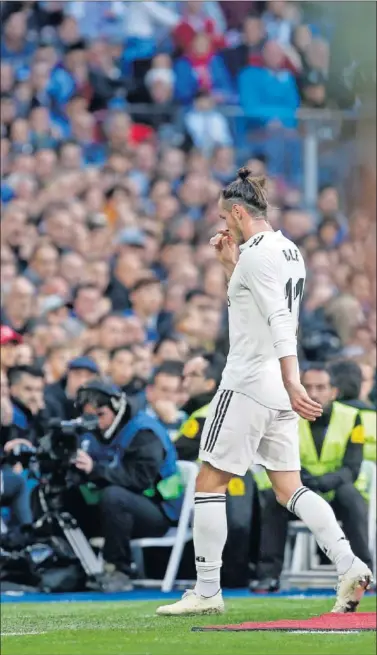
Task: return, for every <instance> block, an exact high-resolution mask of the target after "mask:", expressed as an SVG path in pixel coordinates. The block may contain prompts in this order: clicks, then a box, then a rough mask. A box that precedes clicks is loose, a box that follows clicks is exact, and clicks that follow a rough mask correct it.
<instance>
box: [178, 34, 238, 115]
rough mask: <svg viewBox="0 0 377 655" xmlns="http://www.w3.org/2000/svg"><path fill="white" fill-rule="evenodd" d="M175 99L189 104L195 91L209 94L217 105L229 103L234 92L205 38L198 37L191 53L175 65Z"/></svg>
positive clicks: (194, 41) (222, 66) (210, 43)
mask: <svg viewBox="0 0 377 655" xmlns="http://www.w3.org/2000/svg"><path fill="white" fill-rule="evenodd" d="M174 69H175V74H176V86H175V96H176V99H177V100H178V101H179V102H182V103H183V104H190V103H191V102H192V100H193V99H194V97H195V95H196V94H197V93H198V91H211V94H212V95H213V97H214V98H215V99H216V100H217V101H218V102H231V101H232V100H233V99H234V90H233V87H232V81H231V78H230V75H229V72H228V70H227V68H226V66H225V63H224V61H223V59H222V58H221V57H220V56H219V55H216V54H215V52H214V49H213V44H212V42H211V40H210V38H209V37H208V36H207V35H206V34H197V35H196V36H195V38H194V40H193V42H192V45H191V48H190V52H189V53H188V54H186V55H185V56H184V57H180V58H179V59H178V60H177V61H176V63H175V67H174Z"/></svg>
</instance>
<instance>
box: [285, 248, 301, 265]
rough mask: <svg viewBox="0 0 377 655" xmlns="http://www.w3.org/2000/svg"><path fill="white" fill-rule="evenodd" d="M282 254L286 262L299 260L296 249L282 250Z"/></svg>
mask: <svg viewBox="0 0 377 655" xmlns="http://www.w3.org/2000/svg"><path fill="white" fill-rule="evenodd" d="M283 255H284V257H285V259H286V260H287V262H298V261H300V260H299V258H298V250H293V251H292V250H291V249H289V250H283Z"/></svg>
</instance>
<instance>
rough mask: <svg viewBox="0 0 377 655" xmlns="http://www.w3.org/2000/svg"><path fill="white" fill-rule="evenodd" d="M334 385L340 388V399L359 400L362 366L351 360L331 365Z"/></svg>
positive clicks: (330, 369)
mask: <svg viewBox="0 0 377 655" xmlns="http://www.w3.org/2000/svg"><path fill="white" fill-rule="evenodd" d="M328 370H329V371H330V374H331V377H332V379H333V380H334V386H335V387H336V388H337V389H338V390H339V393H338V400H345V401H346V400H357V399H358V398H359V395H360V390H361V384H362V381H363V375H362V372H361V368H360V366H359V365H358V364H357V363H356V362H353V361H351V360H343V361H339V362H334V363H332V364H330V365H329V369H328Z"/></svg>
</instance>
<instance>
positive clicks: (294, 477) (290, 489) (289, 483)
mask: <svg viewBox="0 0 377 655" xmlns="http://www.w3.org/2000/svg"><path fill="white" fill-rule="evenodd" d="M267 473H268V476H269V478H270V481H271V484H272V488H273V490H274V493H275V497H276V500H277V502H278V503H279V505H283V507H287V505H288V502H289V501H290V499H291V498H292V496H293V494H294V493H295V491H297V489H299V488H300V487H302V482H301V477H300V473H299V472H298V471H267Z"/></svg>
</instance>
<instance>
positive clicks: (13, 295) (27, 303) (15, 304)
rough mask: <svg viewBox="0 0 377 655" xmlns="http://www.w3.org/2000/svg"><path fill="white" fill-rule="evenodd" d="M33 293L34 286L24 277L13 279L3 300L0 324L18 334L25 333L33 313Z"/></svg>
mask: <svg viewBox="0 0 377 655" xmlns="http://www.w3.org/2000/svg"><path fill="white" fill-rule="evenodd" d="M34 293H35V288H34V286H33V284H31V282H29V281H28V280H27V278H26V277H17V278H15V279H14V280H13V282H12V283H11V285H10V287H9V291H8V293H7V294H6V296H5V298H4V302H3V307H2V311H1V323H2V324H3V325H8V326H9V327H11V328H13V329H14V330H16V331H17V332H18V333H19V334H24V333H25V332H27V331H28V330H29V328H30V325H31V319H32V316H33V312H34V307H33V299H34Z"/></svg>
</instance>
